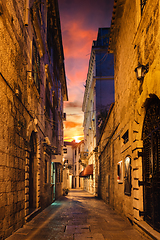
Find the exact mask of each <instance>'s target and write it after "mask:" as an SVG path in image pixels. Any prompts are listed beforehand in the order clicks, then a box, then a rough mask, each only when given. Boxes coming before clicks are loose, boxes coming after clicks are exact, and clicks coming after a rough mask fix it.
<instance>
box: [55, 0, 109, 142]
mask: <svg viewBox="0 0 160 240" xmlns="http://www.w3.org/2000/svg"><path fill="white" fill-rule="evenodd" d="M113 2H114V0H81V1H79V0H58V3H59V12H60V21H61V31H62V43H63V50H64V59H65V62H64V63H65V72H66V81H67V89H68V98H69V101H67V102H64V112H66V121H65V122H64V140H65V141H72V140H74V139H76V140H82V139H83V116H84V115H83V112H82V103H83V97H84V90H85V88H84V85H85V81H86V79H87V72H88V66H89V58H90V52H91V48H92V42H93V40H96V39H97V33H98V28H102V27H110V25H111V18H112V10H113Z"/></svg>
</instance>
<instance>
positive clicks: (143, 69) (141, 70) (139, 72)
mask: <svg viewBox="0 0 160 240" xmlns="http://www.w3.org/2000/svg"><path fill="white" fill-rule="evenodd" d="M148 70H149V64H148V63H147V64H146V65H142V64H140V63H139V64H138V67H136V68H135V70H134V71H135V72H136V77H137V80H139V81H140V80H143V78H144V76H145V74H146V73H147V72H148Z"/></svg>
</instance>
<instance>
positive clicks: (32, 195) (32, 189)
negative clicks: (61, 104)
mask: <svg viewBox="0 0 160 240" xmlns="http://www.w3.org/2000/svg"><path fill="white" fill-rule="evenodd" d="M36 146H37V144H36V134H35V132H32V134H31V137H30V153H29V213H31V212H33V211H34V210H35V209H36V153H37V147H36Z"/></svg>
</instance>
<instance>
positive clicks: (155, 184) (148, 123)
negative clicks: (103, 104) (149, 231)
mask: <svg viewBox="0 0 160 240" xmlns="http://www.w3.org/2000/svg"><path fill="white" fill-rule="evenodd" d="M145 110H146V114H145V118H144V123H143V130H142V139H143V158H142V164H143V182H144V185H143V200H144V220H146V221H147V223H149V224H150V225H151V226H152V227H153V228H155V229H156V230H158V231H160V207H159V199H160V191H159V189H160V99H159V98H158V97H157V96H156V95H154V94H152V95H150V98H148V99H146V101H145Z"/></svg>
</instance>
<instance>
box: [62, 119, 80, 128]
mask: <svg viewBox="0 0 160 240" xmlns="http://www.w3.org/2000/svg"><path fill="white" fill-rule="evenodd" d="M77 126H78V127H80V126H82V123H76V122H69V121H66V122H64V127H65V128H66V129H67V128H75V127H77Z"/></svg>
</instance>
